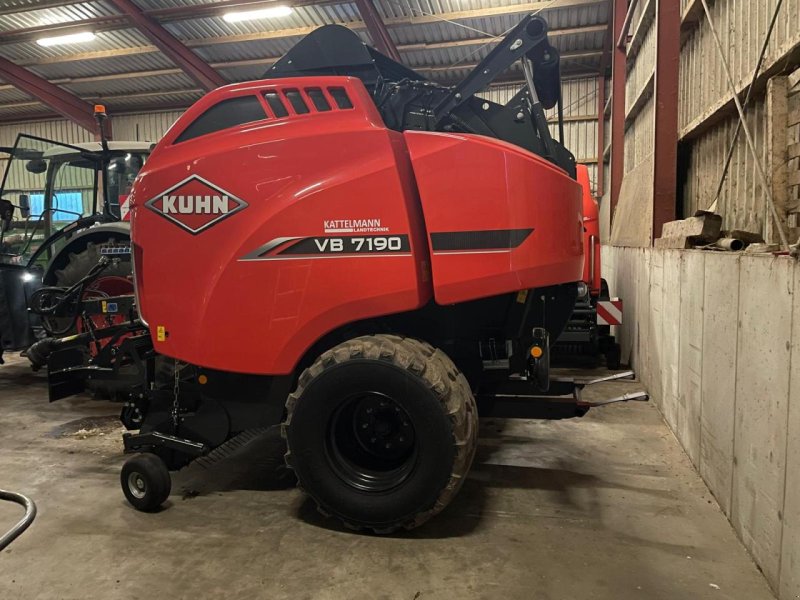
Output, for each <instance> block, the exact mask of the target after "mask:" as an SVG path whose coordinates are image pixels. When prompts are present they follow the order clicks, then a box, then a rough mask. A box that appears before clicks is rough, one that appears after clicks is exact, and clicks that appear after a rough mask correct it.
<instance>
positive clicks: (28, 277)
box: [22, 271, 36, 283]
mask: <svg viewBox="0 0 800 600" xmlns="http://www.w3.org/2000/svg"><path fill="white" fill-rule="evenodd" d="M35 277H36V276H35V275H34V274H33V273H28V272H27V271H26V272H25V273H23V274H22V281H23V282H25V283H28V282H29V281H33V280H34V278H35Z"/></svg>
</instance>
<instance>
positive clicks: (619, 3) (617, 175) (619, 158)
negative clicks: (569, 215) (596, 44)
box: [610, 0, 628, 222]
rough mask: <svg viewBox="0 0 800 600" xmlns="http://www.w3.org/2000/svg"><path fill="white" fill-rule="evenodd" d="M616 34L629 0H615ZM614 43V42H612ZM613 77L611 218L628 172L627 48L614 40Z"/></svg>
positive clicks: (619, 32)
mask: <svg viewBox="0 0 800 600" xmlns="http://www.w3.org/2000/svg"><path fill="white" fill-rule="evenodd" d="M612 1H613V2H614V8H613V17H612V18H613V23H614V35H613V36H612V37H611V39H613V40H615V41H616V40H617V38H619V36H620V35H621V34H622V28H623V26H624V24H625V15H626V14H627V12H628V2H627V0H612ZM612 43H613V42H612ZM612 53H613V60H612V80H611V187H610V192H611V220H612V222H613V220H614V212H615V209H616V208H617V203H618V202H619V192H620V189H621V188H622V177H623V176H624V175H625V82H626V79H627V52H626V51H625V50H621V49H620V48H619V46H617V44H614V49H613V50H612Z"/></svg>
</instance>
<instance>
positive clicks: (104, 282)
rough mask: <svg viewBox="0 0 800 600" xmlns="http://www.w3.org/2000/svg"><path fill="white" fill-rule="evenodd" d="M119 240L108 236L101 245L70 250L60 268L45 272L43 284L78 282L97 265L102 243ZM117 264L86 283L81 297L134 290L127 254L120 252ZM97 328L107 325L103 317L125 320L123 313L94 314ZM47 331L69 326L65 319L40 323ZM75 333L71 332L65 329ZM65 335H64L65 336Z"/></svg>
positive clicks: (125, 292)
mask: <svg viewBox="0 0 800 600" xmlns="http://www.w3.org/2000/svg"><path fill="white" fill-rule="evenodd" d="M121 241H123V240H121V239H119V238H116V237H109V239H108V240H107V241H105V242H102V243H100V244H96V243H95V242H89V243H88V244H87V245H86V247H85V248H84V249H82V250H81V251H80V252H70V253H69V255H68V257H67V263H66V264H65V265H64V267H63V268H62V269H57V270H55V271H51V272H49V273H47V274H46V275H45V285H53V286H57V287H63V288H68V287H70V286H72V285H74V284H76V283H77V282H78V281H80V280H81V279H83V278H84V277H85V276H86V275H87V274H88V273H89V271H90V270H91V269H92V268H93V267H95V266H96V265H97V263H98V262H99V261H100V258H101V256H102V254H101V252H100V251H101V249H102V247H103V246H107V245H115V244H119V243H120V242H121ZM119 258H120V259H121V260H120V261H119V263H117V264H112V265H109V266H108V267H107V268H106V269H105V270H104V271H103V272H102V273H101V274H100V277H98V278H97V279H96V280H95V281H93V282H92V283H91V284H89V285H88V286H87V287H86V289H85V290H84V294H83V297H84V299H97V298H107V297H109V296H122V295H126V294H132V293H133V282H132V281H131V279H130V276H131V274H132V272H133V268H132V266H131V260H130V255H124V254H123V255H120V256H119ZM93 320H94V321H95V325H96V326H97V327H104V326H107V325H108V324H109V323H108V322H106V320H110V321H111V322H112V323H111V324H113V323H114V322H120V321H124V320H125V315H118V316H113V317H103V316H102V315H98V316H96V317H93ZM43 325H44V326H45V329H46V330H47V332H48V334H51V331H57V330H60V329H63V328H64V327H65V326H67V325H68V321H67V319H63V318H62V319H52V323H47V322H45V323H43ZM77 329H78V333H80V321H78V328H77ZM69 333H74V331H71V332H67V334H69ZM67 334H65V335H67Z"/></svg>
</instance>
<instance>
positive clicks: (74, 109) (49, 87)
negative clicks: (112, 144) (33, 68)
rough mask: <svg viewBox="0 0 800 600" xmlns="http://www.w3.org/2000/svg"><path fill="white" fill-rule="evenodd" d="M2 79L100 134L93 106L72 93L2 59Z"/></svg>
mask: <svg viewBox="0 0 800 600" xmlns="http://www.w3.org/2000/svg"><path fill="white" fill-rule="evenodd" d="M0 79H4V80H5V81H7V82H8V83H10V84H11V85H12V86H14V87H15V88H17V89H19V90H21V91H23V92H25V93H26V94H28V95H29V96H33V97H34V98H35V99H36V100H38V101H39V102H41V103H42V104H44V105H45V106H47V107H49V108H50V109H52V110H53V111H54V112H56V113H58V114H59V115H61V116H63V117H65V118H67V119H69V120H70V121H73V122H75V123H77V124H78V125H80V126H81V127H83V128H84V129H87V130H89V131H91V132H92V133H98V127H97V120H96V119H95V117H94V110H93V108H92V105H91V104H89V103H87V102H84V101H83V100H81V99H80V98H78V97H77V96H75V95H74V94H72V93H71V92H68V91H67V90H64V89H62V88H60V87H58V86H56V85H53V84H52V83H50V82H49V81H47V80H46V79H42V78H41V77H39V76H38V75H35V74H33V73H31V72H30V71H27V70H26V69H23V68H22V67H20V66H18V65H15V64H14V63H12V62H11V61H10V60H7V59H5V58H2V57H0Z"/></svg>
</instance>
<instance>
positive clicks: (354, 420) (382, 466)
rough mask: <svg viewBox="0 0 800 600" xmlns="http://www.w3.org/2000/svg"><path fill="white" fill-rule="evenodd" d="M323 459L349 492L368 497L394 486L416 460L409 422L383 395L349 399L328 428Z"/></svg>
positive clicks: (411, 467) (414, 438)
mask: <svg viewBox="0 0 800 600" xmlns="http://www.w3.org/2000/svg"><path fill="white" fill-rule="evenodd" d="M328 455H329V460H330V461H331V465H332V466H333V468H334V470H335V471H336V472H337V474H338V475H339V477H341V478H342V479H343V480H344V481H345V482H346V483H348V484H350V485H352V486H353V487H356V488H358V489H362V490H366V491H373V492H377V491H385V490H388V489H391V488H393V487H396V486H397V485H399V484H400V483H402V482H403V481H404V480H405V479H406V478H407V477H408V475H409V474H410V473H411V471H412V470H413V468H414V464H415V461H416V455H417V440H416V435H415V432H414V426H413V425H412V422H411V418H410V417H409V415H408V413H407V412H406V411H405V409H404V408H403V407H402V406H401V405H400V403H399V402H397V401H396V400H394V399H392V398H390V397H389V396H387V395H385V394H381V393H379V392H366V393H361V394H356V395H353V396H351V397H350V398H348V399H346V400H345V401H344V402H343V403H342V406H341V407H340V408H339V410H338V411H337V412H336V413H335V414H334V416H333V418H332V419H331V421H330V423H329V435H328Z"/></svg>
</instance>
